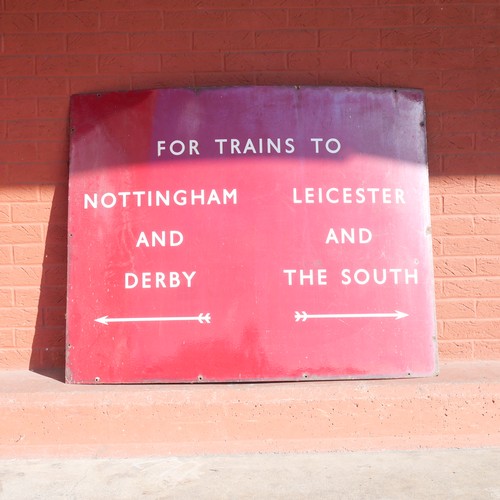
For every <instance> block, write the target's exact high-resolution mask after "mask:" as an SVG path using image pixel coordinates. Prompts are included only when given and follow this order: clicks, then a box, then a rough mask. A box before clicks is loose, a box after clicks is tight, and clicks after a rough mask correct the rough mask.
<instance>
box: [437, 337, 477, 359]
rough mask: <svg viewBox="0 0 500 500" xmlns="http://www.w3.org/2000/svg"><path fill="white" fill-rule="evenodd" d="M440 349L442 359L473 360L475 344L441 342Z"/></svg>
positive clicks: (468, 342) (467, 342)
mask: <svg viewBox="0 0 500 500" xmlns="http://www.w3.org/2000/svg"><path fill="white" fill-rule="evenodd" d="M438 348H439V357H440V358H442V359H446V360H462V359H473V342H470V341H440V342H439V343H438Z"/></svg>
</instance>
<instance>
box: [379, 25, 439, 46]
mask: <svg viewBox="0 0 500 500" xmlns="http://www.w3.org/2000/svg"><path fill="white" fill-rule="evenodd" d="M380 43H381V46H382V47H383V48H386V49H405V48H408V49H410V48H415V47H418V48H432V47H435V48H438V47H440V46H441V34H440V29H439V28H427V27H420V28H411V27H408V28H383V29H382V30H381V32H380Z"/></svg>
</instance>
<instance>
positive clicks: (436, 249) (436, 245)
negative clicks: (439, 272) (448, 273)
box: [432, 236, 443, 257]
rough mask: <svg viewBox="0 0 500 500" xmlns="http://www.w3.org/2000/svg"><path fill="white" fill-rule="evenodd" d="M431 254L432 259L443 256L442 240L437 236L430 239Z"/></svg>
mask: <svg viewBox="0 0 500 500" xmlns="http://www.w3.org/2000/svg"><path fill="white" fill-rule="evenodd" d="M432 253H433V254H434V257H436V256H438V255H443V238H441V237H439V236H433V237H432Z"/></svg>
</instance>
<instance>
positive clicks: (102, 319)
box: [95, 316, 108, 325]
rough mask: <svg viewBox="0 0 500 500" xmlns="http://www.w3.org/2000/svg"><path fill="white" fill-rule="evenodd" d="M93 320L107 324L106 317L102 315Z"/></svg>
mask: <svg viewBox="0 0 500 500" xmlns="http://www.w3.org/2000/svg"><path fill="white" fill-rule="evenodd" d="M95 321H97V323H102V324H103V325H107V324H108V317H107V316H103V317H102V318H97V319H96V320H95Z"/></svg>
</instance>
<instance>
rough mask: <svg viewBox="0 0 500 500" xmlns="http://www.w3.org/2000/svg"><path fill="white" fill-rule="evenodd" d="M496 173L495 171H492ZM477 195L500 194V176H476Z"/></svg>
mask: <svg viewBox="0 0 500 500" xmlns="http://www.w3.org/2000/svg"><path fill="white" fill-rule="evenodd" d="M491 171H492V172H493V171H494V170H493V169H492V170H491ZM476 192H477V193H500V177H499V176H498V174H492V175H477V176H476Z"/></svg>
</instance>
